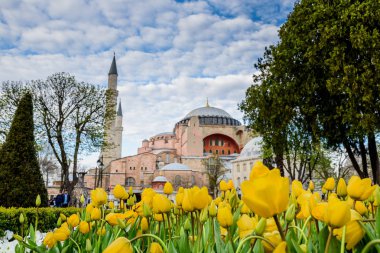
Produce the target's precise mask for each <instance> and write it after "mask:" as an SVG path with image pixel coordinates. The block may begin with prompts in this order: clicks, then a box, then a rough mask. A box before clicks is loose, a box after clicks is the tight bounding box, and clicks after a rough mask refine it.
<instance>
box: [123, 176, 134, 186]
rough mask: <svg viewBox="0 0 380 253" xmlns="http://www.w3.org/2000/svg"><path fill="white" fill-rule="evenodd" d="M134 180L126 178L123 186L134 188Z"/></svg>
mask: <svg viewBox="0 0 380 253" xmlns="http://www.w3.org/2000/svg"><path fill="white" fill-rule="evenodd" d="M135 184H136V180H135V179H134V178H133V177H127V179H126V180H125V186H135Z"/></svg>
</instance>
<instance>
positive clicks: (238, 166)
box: [236, 164, 240, 172]
mask: <svg viewBox="0 0 380 253" xmlns="http://www.w3.org/2000/svg"><path fill="white" fill-rule="evenodd" d="M236 172H240V164H238V165H237V166H236Z"/></svg>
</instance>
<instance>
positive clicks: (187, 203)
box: [182, 189, 194, 212]
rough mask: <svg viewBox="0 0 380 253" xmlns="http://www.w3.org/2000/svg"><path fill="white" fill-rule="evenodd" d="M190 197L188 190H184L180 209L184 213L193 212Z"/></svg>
mask: <svg viewBox="0 0 380 253" xmlns="http://www.w3.org/2000/svg"><path fill="white" fill-rule="evenodd" d="M192 197H193V196H191V192H190V189H185V192H184V197H183V201H182V209H183V210H184V211H185V212H192V211H194V206H193V201H192V199H191V198H192Z"/></svg>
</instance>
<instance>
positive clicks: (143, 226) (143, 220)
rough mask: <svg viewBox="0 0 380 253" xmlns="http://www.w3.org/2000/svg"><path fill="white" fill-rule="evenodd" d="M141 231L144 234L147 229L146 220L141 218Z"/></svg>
mask: <svg viewBox="0 0 380 253" xmlns="http://www.w3.org/2000/svg"><path fill="white" fill-rule="evenodd" d="M140 226H141V231H142V232H146V231H148V229H149V225H148V220H147V218H145V217H142V219H141V225H140Z"/></svg>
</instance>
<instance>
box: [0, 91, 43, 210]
mask: <svg viewBox="0 0 380 253" xmlns="http://www.w3.org/2000/svg"><path fill="white" fill-rule="evenodd" d="M33 131H34V122H33V103H32V96H31V94H29V93H26V94H25V95H24V96H23V98H22V99H21V100H20V103H19V105H18V107H17V110H16V112H15V115H14V118H13V121H12V124H11V127H10V130H9V133H8V134H7V137H6V140H5V142H4V144H3V145H2V148H1V150H0V205H2V206H5V207H11V206H16V207H30V206H35V199H36V197H37V195H38V194H39V195H40V196H41V205H42V206H47V192H46V188H45V185H44V182H43V179H42V175H41V172H40V168H39V165H38V160H37V152H36V149H35V141H34V132H33Z"/></svg>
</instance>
